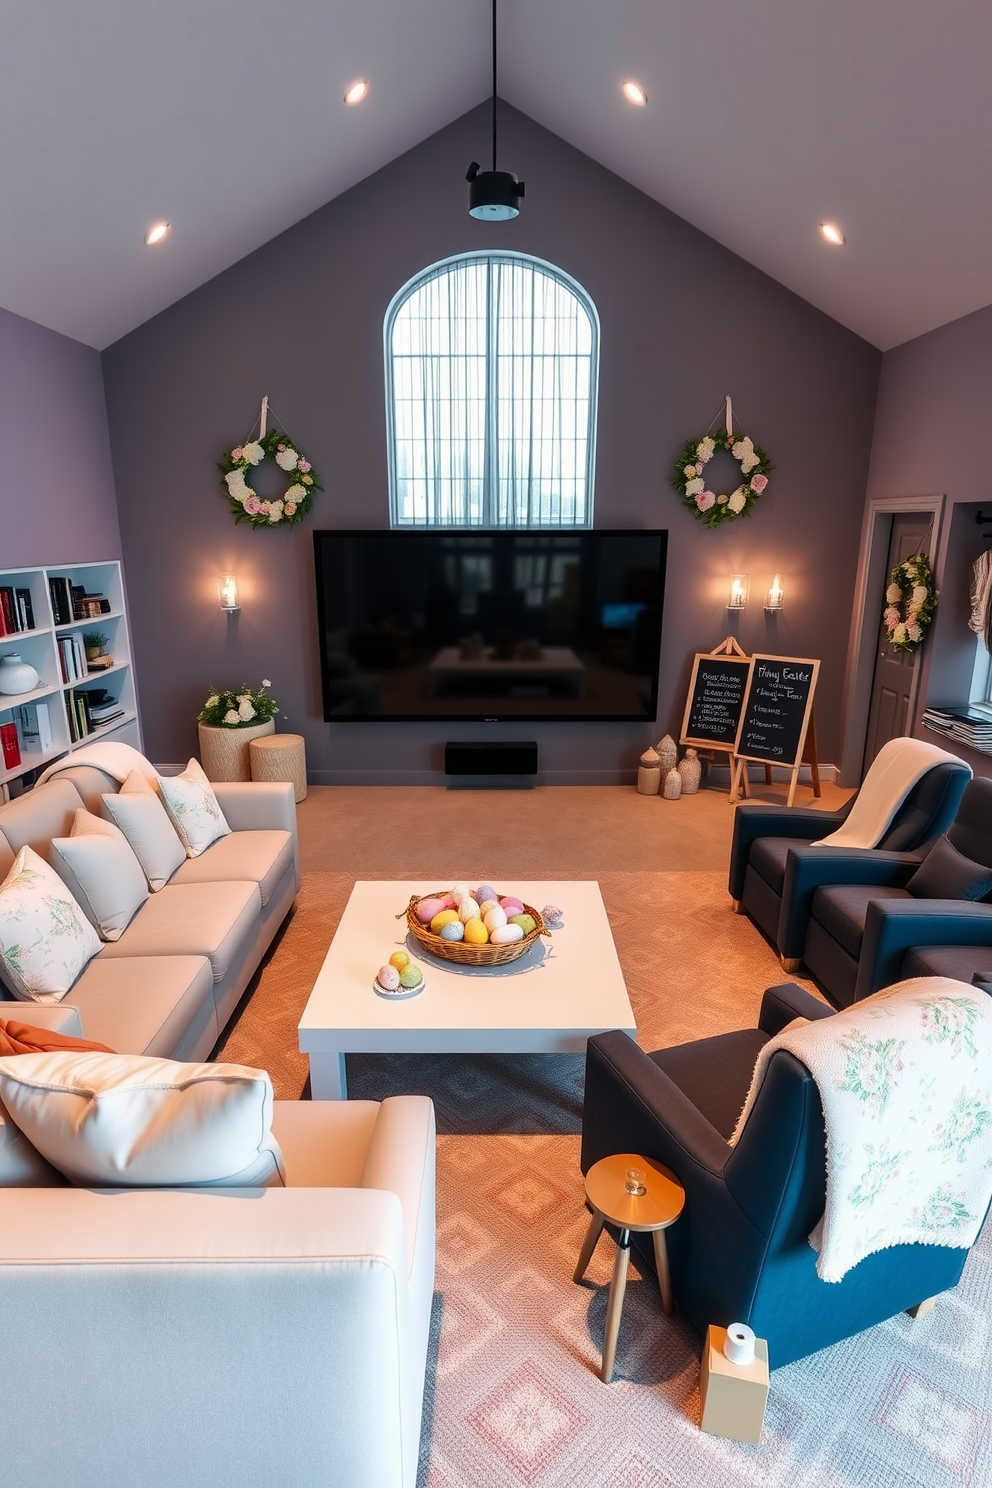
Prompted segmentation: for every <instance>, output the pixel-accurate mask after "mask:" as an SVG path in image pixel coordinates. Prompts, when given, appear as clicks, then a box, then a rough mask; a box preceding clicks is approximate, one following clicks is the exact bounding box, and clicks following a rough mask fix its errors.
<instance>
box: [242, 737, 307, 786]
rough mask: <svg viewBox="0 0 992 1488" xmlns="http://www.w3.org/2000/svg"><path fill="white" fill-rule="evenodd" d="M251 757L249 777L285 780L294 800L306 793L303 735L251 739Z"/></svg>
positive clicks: (253, 778)
mask: <svg viewBox="0 0 992 1488" xmlns="http://www.w3.org/2000/svg"><path fill="white" fill-rule="evenodd" d="M248 753H249V755H250V756H251V778H252V780H288V781H289V783H290V785H292V787H293V790H294V792H295V794H296V799H297V801H305V800H306V795H307V756H306V744H305V742H304V739H303V735H302V734H269V736H268V737H267V738H265V739H253V740H252V741H251V744H250V745H249V749H248Z"/></svg>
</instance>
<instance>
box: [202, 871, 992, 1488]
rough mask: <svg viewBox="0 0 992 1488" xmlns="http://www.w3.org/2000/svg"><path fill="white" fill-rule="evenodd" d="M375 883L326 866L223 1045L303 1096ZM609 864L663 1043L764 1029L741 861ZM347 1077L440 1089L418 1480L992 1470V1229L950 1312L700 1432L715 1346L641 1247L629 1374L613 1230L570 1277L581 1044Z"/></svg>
mask: <svg viewBox="0 0 992 1488" xmlns="http://www.w3.org/2000/svg"><path fill="white" fill-rule="evenodd" d="M363 876H367V877H376V876H387V875H376V874H374V873H367V874H365V875H363ZM388 876H389V877H392V876H394V874H392V873H390V874H389V875H388ZM575 876H576V877H579V876H582V875H579V874H576V875H575ZM590 876H591V875H590ZM354 877H355V875H354V874H352V873H348V874H344V873H331V872H312V871H311V872H308V873H307V875H306V879H305V883H304V888H303V892H302V894H301V896H300V901H299V905H298V908H297V910H296V913H295V915H294V916H293V918H292V919H291V920H290V922H289V923H288V925H287V927H286V929H285V931H284V932H283V934H282V936H281V938H280V940H279V942H278V943H277V945H276V947H275V948H274V951H273V952H272V954H271V956H270V957H269V959H268V961H267V963H266V965H265V967H264V968H263V970H262V973H261V975H260V977H259V979H258V981H257V983H256V985H255V986H254V988H253V990H252V992H251V994H250V998H248V999H246V1004H245V1007H244V1009H243V1011H242V1013H241V1016H240V1017H239V1019H238V1020H237V1022H236V1023H235V1024H234V1025H233V1027H232V1029H231V1031H230V1033H229V1034H228V1036H227V1038H226V1040H225V1043H224V1045H223V1048H222V1051H219V1054H218V1057H223V1058H226V1059H232V1060H237V1061H240V1062H243V1063H246V1064H255V1065H261V1066H262V1067H263V1068H267V1069H268V1070H269V1071H270V1073H271V1074H272V1076H273V1080H274V1082H275V1085H276V1091H277V1094H278V1095H279V1096H280V1097H281V1098H283V1099H296V1098H298V1097H300V1096H301V1095H306V1094H307V1093H308V1092H307V1070H306V1061H305V1060H304V1059H303V1058H302V1057H301V1056H300V1055H299V1053H298V1051H297V1049H296V1023H297V1020H298V1019H299V1016H300V1012H301V1010H302V1008H303V1005H304V1003H305V1002H306V998H307V995H308V993H309V989H310V987H311V985H312V983H313V980H314V978H315V976H316V974H317V971H318V969H319V967H320V963H321V961H322V959H323V956H324V953H325V951H326V949H327V946H328V944H329V943H330V938H331V935H332V934H333V931H334V928H335V926H336V925H337V922H338V920H339V918H340V916H341V913H342V910H343V908H344V905H345V903H346V902H347V898H348V894H349V893H350V891H351V886H352V883H353V881H354ZM596 877H598V879H599V882H600V885H601V888H602V892H603V898H604V901H605V903H606V907H607V911H608V913H609V916H610V921H611V926H612V930H613V936H614V940H615V942H616V945H617V950H618V954H619V956H620V962H621V966H622V968H623V971H624V976H625V978H626V980H627V985H628V988H629V991H630V997H631V1002H632V1005H633V1007H634V1012H635V1016H636V1019H637V1026H638V1040H639V1042H640V1043H641V1045H642V1046H643V1047H645V1048H648V1049H653V1048H658V1047H661V1046H664V1045H665V1044H671V1043H678V1042H681V1041H685V1040H688V1039H692V1038H699V1037H703V1036H705V1035H707V1034H711V1033H720V1032H723V1031H725V1030H727V1029H730V1028H741V1027H747V1026H753V1025H754V1024H755V1022H756V1018H757V1011H758V1006H759V1003H760V1000H761V993H762V990H763V989H764V988H765V987H766V986H771V985H773V984H774V983H776V982H780V981H782V980H784V978H783V976H782V972H781V969H780V967H779V965H778V962H777V960H776V958H775V955H774V953H773V952H772V950H771V948H770V947H769V946H768V945H767V944H766V943H765V941H764V940H763V939H762V938H761V936H760V935H759V934H758V933H757V931H756V930H755V929H754V927H753V926H752V925H751V924H750V923H749V922H748V921H747V920H746V919H744V918H740V917H738V916H735V915H733V914H732V913H731V911H730V907H729V902H728V899H727V892H726V877H725V873H723V872H702V871H701V872H690V873H658V872H637V873H620V872H601V873H599V874H597V875H596ZM348 1077H349V1086H350V1093H351V1095H352V1096H356V1097H357V1096H362V1097H365V1098H370V1099H381V1098H382V1097H383V1096H385V1095H389V1094H394V1093H403V1092H409V1091H417V1092H421V1093H424V1094H427V1095H430V1096H432V1097H433V1099H434V1101H435V1104H436V1106H437V1112H438V1126H439V1130H440V1131H441V1133H442V1135H441V1136H440V1137H439V1151H438V1273H437V1295H436V1298H435V1317H434V1332H433V1339H432V1345H431V1351H430V1358H429V1363H428V1378H427V1398H426V1413H425V1422H424V1434H423V1441H422V1462H421V1472H420V1477H419V1482H418V1488H517V1485H528V1484H534V1485H536V1488H566V1485H567V1488H736V1485H750V1484H754V1485H756V1488H757V1485H761V1488H775V1485H779V1484H781V1485H783V1488H786V1485H787V1488H897V1485H898V1488H958V1485H967V1488H989V1485H992V1444H990V1432H989V1412H990V1400H992V1349H990V1338H989V1325H990V1320H992V1235H990V1232H989V1226H986V1231H985V1234H984V1236H983V1237H982V1240H981V1241H980V1243H979V1245H978V1246H977V1247H976V1248H975V1250H974V1251H973V1253H972V1255H971V1257H970V1259H969V1261H968V1265H967V1268H966V1270H965V1275H964V1279H963V1280H962V1281H961V1283H960V1284H959V1285H958V1286H957V1287H956V1288H955V1290H954V1291H953V1292H952V1293H949V1294H947V1295H945V1296H944V1297H942V1298H941V1299H940V1301H939V1303H938V1306H937V1308H936V1310H935V1311H934V1312H933V1313H931V1314H929V1315H928V1316H927V1317H925V1318H921V1319H920V1320H919V1321H918V1322H913V1321H911V1320H910V1319H909V1318H907V1317H898V1318H895V1319H892V1320H891V1321H889V1322H887V1323H885V1324H883V1325H882V1326H881V1327H879V1328H875V1329H872V1330H871V1331H870V1332H868V1333H864V1334H861V1335H860V1336H859V1337H857V1338H854V1339H849V1340H847V1341H845V1342H844V1343H840V1344H837V1345H836V1346H835V1347H833V1348H831V1349H828V1350H825V1351H824V1352H822V1353H819V1354H816V1355H814V1356H813V1357H812V1358H810V1359H806V1360H802V1361H800V1362H799V1363H797V1364H793V1365H790V1366H789V1367H788V1368H786V1369H781V1370H778V1371H776V1372H775V1373H774V1375H773V1377H772V1391H771V1395H770V1398H769V1406H768V1412H767V1417H766V1424H765V1430H764V1434H763V1436H762V1440H761V1443H760V1444H759V1445H758V1446H756V1447H748V1446H741V1445H738V1444H736V1443H733V1442H729V1441H724V1440H721V1439H719V1438H716V1437H710V1436H704V1435H703V1434H702V1433H701V1432H700V1431H699V1429H698V1422H699V1398H698V1388H697V1384H698V1366H699V1352H700V1339H699V1338H698V1336H697V1335H696V1333H695V1331H694V1330H693V1329H692V1328H691V1327H690V1325H689V1324H688V1323H687V1322H686V1320H685V1319H684V1318H683V1317H682V1316H681V1315H680V1314H679V1312H678V1309H677V1308H676V1314H675V1317H674V1318H672V1319H666V1318H665V1316H664V1314H663V1313H662V1311H661V1305H660V1301H659V1298H658V1294H657V1283H656V1281H655V1279H654V1277H653V1276H650V1275H649V1276H648V1277H646V1278H642V1277H641V1276H640V1275H639V1274H638V1273H637V1271H636V1261H634V1262H632V1265H631V1279H630V1282H629V1284H628V1288H627V1297H626V1302H625V1305H624V1313H623V1322H622V1325H621V1331H620V1343H619V1348H618V1353H617V1368H616V1375H615V1378H614V1382H613V1383H612V1384H611V1385H608V1386H607V1385H604V1384H603V1383H602V1382H601V1381H600V1380H599V1378H598V1375H597V1373H596V1370H597V1368H598V1363H599V1351H600V1348H601V1345H602V1339H603V1325H604V1319H605V1311H606V1289H607V1286H608V1282H609V1276H610V1269H611V1266H612V1254H613V1247H612V1242H611V1241H610V1240H609V1238H608V1237H605V1236H604V1237H603V1238H601V1240H600V1243H599V1248H598V1249H597V1252H596V1254H595V1256H594V1257H593V1263H592V1265H591V1266H590V1269H589V1273H588V1277H587V1280H586V1283H585V1284H584V1285H583V1286H575V1285H574V1284H573V1282H572V1279H571V1278H572V1272H573V1270H574V1267H575V1261H576V1257H577V1255H578V1251H579V1247H580V1244H581V1241H582V1237H583V1235H584V1233H585V1228H586V1223H587V1214H586V1211H585V1209H584V1206H583V1191H582V1181H581V1176H580V1173H579V1165H578V1137H577V1133H578V1131H579V1129H580V1123H581V1110H582V1061H581V1059H579V1058H572V1057H561V1058H550V1057H540V1056H533V1057H516V1058H511V1057H509V1056H507V1057H498V1058H497V1057H492V1058H463V1057H459V1056H426V1055H425V1056H390V1057H386V1056H382V1057H371V1056H362V1057H358V1056H355V1057H349V1060H348Z"/></svg>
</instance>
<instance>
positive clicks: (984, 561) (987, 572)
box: [968, 548, 992, 651]
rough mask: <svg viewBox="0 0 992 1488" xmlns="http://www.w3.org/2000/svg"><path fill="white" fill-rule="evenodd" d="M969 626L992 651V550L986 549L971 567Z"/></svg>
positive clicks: (987, 648)
mask: <svg viewBox="0 0 992 1488" xmlns="http://www.w3.org/2000/svg"><path fill="white" fill-rule="evenodd" d="M968 625H969V627H970V629H971V630H973V631H974V632H975V634H976V635H980V636H981V638H982V640H983V641H984V643H985V649H986V651H992V550H990V549H988V548H986V549H985V551H984V552H983V553H982V554H981V556H980V557H978V558H976V559H975V561H974V563H973V564H972V566H971V619H970V620H969V621H968Z"/></svg>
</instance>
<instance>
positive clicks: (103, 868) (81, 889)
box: [51, 806, 148, 940]
mask: <svg viewBox="0 0 992 1488" xmlns="http://www.w3.org/2000/svg"><path fill="white" fill-rule="evenodd" d="M51 863H52V867H53V868H54V869H55V870H56V871H57V872H58V874H59V875H60V877H61V878H63V879H64V880H65V882H66V884H67V886H68V888H69V891H70V893H71V894H72V895H73V896H74V898H75V899H76V900H77V901H78V902H79V904H80V905H81V906H82V907H83V909H84V910H85V911H86V913H87V915H88V916H89V918H90V920H91V921H92V922H93V924H94V925H95V926H96V929H97V931H98V933H99V934H100V935H101V936H102V937H103V939H104V940H120V938H121V936H122V935H123V933H124V931H125V930H126V929H127V927H128V925H129V924H130V922H131V920H132V919H133V918H134V916H135V914H136V913H137V912H138V910H139V909H140V908H141V906H142V905H143V904H144V902H145V900H146V899H147V898H148V883H147V880H146V879H145V874H144V870H143V868H142V866H141V864H140V863H139V862H138V859H137V858H136V857H135V855H134V851H133V849H132V848H131V845H130V843H129V842H128V840H127V838H126V837H125V836H124V833H123V832H122V831H121V829H120V828H119V827H115V826H114V824H113V822H109V821H104V820H103V819H102V818H101V817H99V816H94V815H93V814H92V812H89V811H87V810H85V808H84V807H82V806H80V808H79V810H78V811H77V812H76V815H75V817H74V818H73V822H72V832H71V834H70V836H68V837H53V838H52V851H51Z"/></svg>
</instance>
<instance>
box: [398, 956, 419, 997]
mask: <svg viewBox="0 0 992 1488" xmlns="http://www.w3.org/2000/svg"><path fill="white" fill-rule="evenodd" d="M423 980H424V973H423V972H422V971H421V969H420V967H419V966H418V965H417V963H416V961H411V962H410V965H409V966H404V968H403V970H402V971H401V972H400V986H401V987H405V988H406V989H407V991H410V989H411V988H413V987H419V986H420V984H421V982H422V981H423Z"/></svg>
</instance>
